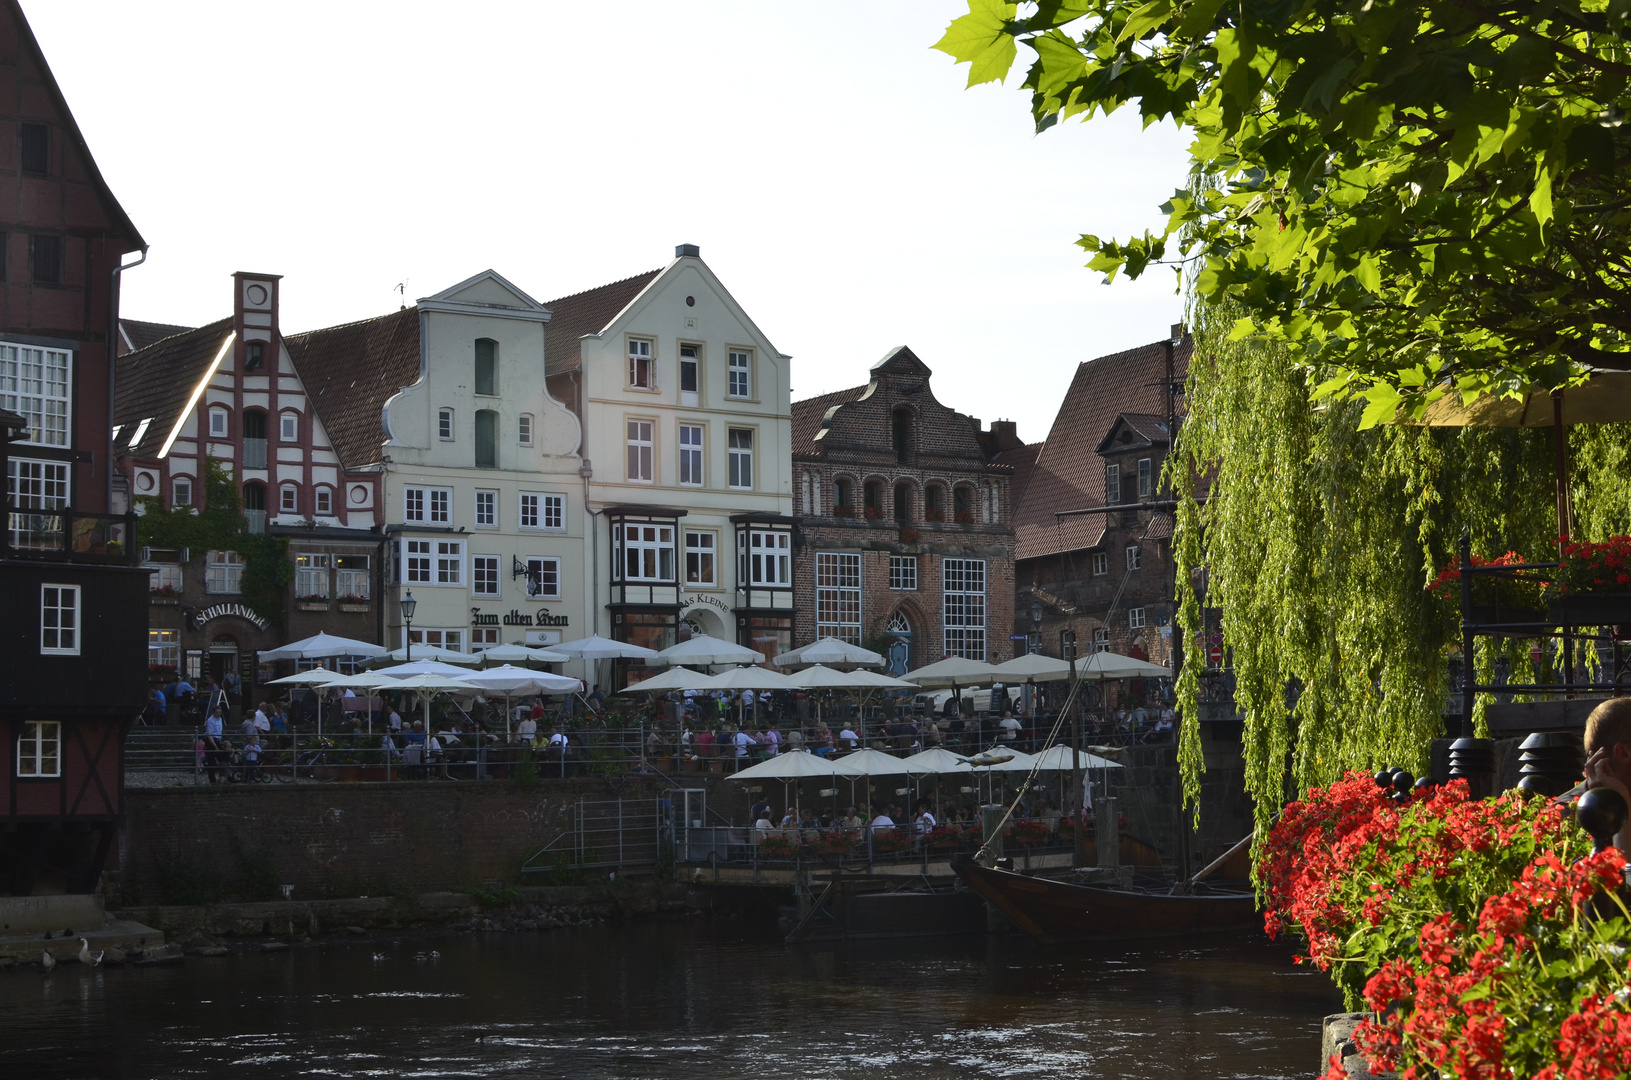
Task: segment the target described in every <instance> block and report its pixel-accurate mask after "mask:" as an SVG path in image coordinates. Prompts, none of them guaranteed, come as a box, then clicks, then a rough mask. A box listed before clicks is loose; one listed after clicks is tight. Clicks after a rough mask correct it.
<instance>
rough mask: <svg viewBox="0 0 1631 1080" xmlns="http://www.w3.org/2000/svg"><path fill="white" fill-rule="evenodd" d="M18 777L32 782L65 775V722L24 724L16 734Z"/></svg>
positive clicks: (34, 721)
mask: <svg viewBox="0 0 1631 1080" xmlns="http://www.w3.org/2000/svg"><path fill="white" fill-rule="evenodd" d="M17 775H18V776H19V777H23V778H28V779H32V778H35V777H41V778H44V777H53V776H61V775H62V721H61V720H25V721H23V727H22V730H21V731H19V732H18V733H17Z"/></svg>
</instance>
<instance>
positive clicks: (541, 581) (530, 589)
mask: <svg viewBox="0 0 1631 1080" xmlns="http://www.w3.org/2000/svg"><path fill="white" fill-rule="evenodd" d="M560 598H561V560H559V559H544V558H537V557H533V558H529V559H527V599H528V600H559V599H560Z"/></svg>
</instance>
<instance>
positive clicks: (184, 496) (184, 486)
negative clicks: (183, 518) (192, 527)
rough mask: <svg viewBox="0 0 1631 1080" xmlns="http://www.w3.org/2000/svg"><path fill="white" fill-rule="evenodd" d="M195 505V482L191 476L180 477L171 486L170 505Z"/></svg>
mask: <svg viewBox="0 0 1631 1080" xmlns="http://www.w3.org/2000/svg"><path fill="white" fill-rule="evenodd" d="M192 504H193V481H192V477H190V476H178V477H176V478H175V480H173V481H172V482H171V484H170V505H171V506H191V505H192Z"/></svg>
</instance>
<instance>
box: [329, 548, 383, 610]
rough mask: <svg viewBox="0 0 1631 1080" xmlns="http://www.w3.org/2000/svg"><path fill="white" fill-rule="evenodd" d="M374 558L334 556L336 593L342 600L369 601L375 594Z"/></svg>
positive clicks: (365, 556)
mask: <svg viewBox="0 0 1631 1080" xmlns="http://www.w3.org/2000/svg"><path fill="white" fill-rule="evenodd" d="M372 568H373V561H372V557H371V556H368V555H336V556H334V591H335V593H336V594H337V595H338V596H339V597H340V599H341V600H367V599H368V598H369V597H370V596H372V595H373V592H374V575H373V574H372V573H371V572H370V571H371V570H372Z"/></svg>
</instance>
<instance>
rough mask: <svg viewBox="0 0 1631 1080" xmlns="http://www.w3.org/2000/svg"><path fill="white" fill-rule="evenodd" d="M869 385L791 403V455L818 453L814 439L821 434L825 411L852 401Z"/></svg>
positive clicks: (869, 384)
mask: <svg viewBox="0 0 1631 1080" xmlns="http://www.w3.org/2000/svg"><path fill="white" fill-rule="evenodd" d="M871 385H872V384H871V383H867V384H865V385H863V386H852V387H850V388H849V389H848V390H834V391H832V392H831V393H830V394H821V395H819V396H817V397H813V398H805V399H804V400H803V401H795V402H793V453H794V454H816V453H819V452H820V450H821V448H820V447H819V446H817V445H816V441H815V437H816V436H817V435H818V434H820V432H821V420H822V418H823V417H825V416H826V415H827V410H828V409H831V408H832V407H833V406H834V405H843V404H845V403H846V402H850V401H854V400H855V399H857V398H859V397H860V396H861V395H862V394H864V393H866V388H867V386H871Z"/></svg>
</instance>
